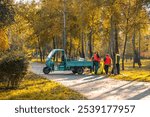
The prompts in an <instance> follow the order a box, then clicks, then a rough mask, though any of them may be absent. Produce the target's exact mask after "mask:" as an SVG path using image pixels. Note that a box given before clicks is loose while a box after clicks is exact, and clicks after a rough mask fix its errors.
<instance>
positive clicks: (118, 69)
mask: <svg viewBox="0 0 150 117" xmlns="http://www.w3.org/2000/svg"><path fill="white" fill-rule="evenodd" d="M116 68H117V74H120V64H119V63H117V64H116Z"/></svg>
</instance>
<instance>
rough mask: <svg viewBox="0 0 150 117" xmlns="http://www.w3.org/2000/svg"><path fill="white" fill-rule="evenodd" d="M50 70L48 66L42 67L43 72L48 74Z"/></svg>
mask: <svg viewBox="0 0 150 117" xmlns="http://www.w3.org/2000/svg"><path fill="white" fill-rule="evenodd" d="M50 71H51V70H50V68H48V67H44V68H43V72H44V74H49V72H50Z"/></svg>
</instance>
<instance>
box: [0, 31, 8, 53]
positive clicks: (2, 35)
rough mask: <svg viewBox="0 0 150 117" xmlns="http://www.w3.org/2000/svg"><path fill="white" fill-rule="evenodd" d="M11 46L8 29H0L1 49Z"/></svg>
mask: <svg viewBox="0 0 150 117" xmlns="http://www.w3.org/2000/svg"><path fill="white" fill-rule="evenodd" d="M8 48H9V44H8V37H7V34H6V29H0V51H5V50H7V49H8Z"/></svg>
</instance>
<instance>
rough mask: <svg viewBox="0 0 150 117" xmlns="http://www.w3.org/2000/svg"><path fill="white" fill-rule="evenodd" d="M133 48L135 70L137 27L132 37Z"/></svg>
mask: <svg viewBox="0 0 150 117" xmlns="http://www.w3.org/2000/svg"><path fill="white" fill-rule="evenodd" d="M132 46H133V68H135V57H136V49H135V27H134V32H133V37H132Z"/></svg>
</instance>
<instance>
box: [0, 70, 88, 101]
mask: <svg viewBox="0 0 150 117" xmlns="http://www.w3.org/2000/svg"><path fill="white" fill-rule="evenodd" d="M0 87H1V86H0ZM82 99H86V98H85V97H84V96H83V95H81V94H79V93H78V92H76V91H73V90H71V89H69V88H67V87H64V86H63V85H61V84H59V83H56V82H54V81H50V80H47V79H46V78H43V77H41V76H38V75H35V74H33V73H29V74H28V75H27V76H26V78H25V79H24V81H23V82H22V83H21V86H20V87H19V88H18V89H15V90H12V89H9V90H6V89H2V88H1V89H0V100H82Z"/></svg>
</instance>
